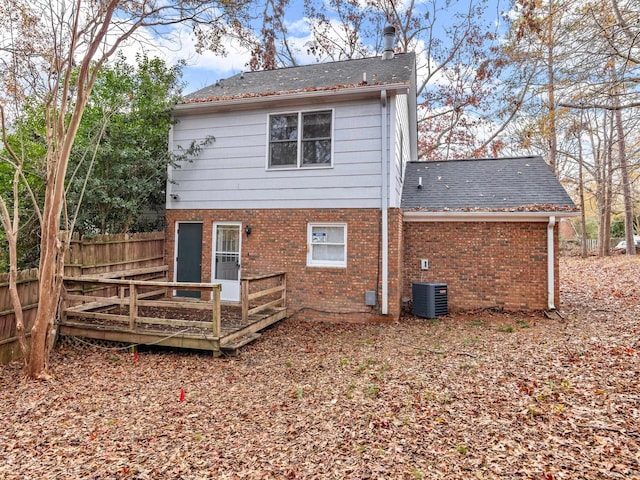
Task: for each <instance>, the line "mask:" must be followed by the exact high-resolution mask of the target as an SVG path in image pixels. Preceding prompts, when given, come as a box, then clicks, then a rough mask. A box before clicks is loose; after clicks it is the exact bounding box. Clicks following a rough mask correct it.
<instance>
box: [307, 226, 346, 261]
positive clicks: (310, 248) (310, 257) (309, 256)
mask: <svg viewBox="0 0 640 480" xmlns="http://www.w3.org/2000/svg"><path fill="white" fill-rule="evenodd" d="M322 227H325V228H335V227H342V229H343V231H344V235H343V238H344V241H343V242H342V243H326V242H322V245H342V246H343V248H344V259H343V260H314V258H313V246H314V245H318V244H320V242H317V241H316V242H314V241H313V229H314V228H322ZM307 266H308V267H336V268H346V267H347V224H346V223H336V222H312V223H308V224H307Z"/></svg>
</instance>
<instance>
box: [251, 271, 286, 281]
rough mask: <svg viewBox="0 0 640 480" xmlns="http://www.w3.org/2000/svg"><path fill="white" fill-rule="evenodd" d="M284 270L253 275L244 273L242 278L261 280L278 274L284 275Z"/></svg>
mask: <svg viewBox="0 0 640 480" xmlns="http://www.w3.org/2000/svg"><path fill="white" fill-rule="evenodd" d="M284 274H285V272H276V273H264V274H254V275H251V274H249V275H245V276H243V277H242V279H243V280H249V281H251V280H262V279H264V278H271V277H277V276H279V275H284Z"/></svg>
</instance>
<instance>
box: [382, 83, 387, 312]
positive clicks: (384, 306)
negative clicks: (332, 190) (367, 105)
mask: <svg viewBox="0 0 640 480" xmlns="http://www.w3.org/2000/svg"><path fill="white" fill-rule="evenodd" d="M387 101H388V99H387V91H386V90H382V91H381V92H380V130H381V138H382V145H381V147H382V152H380V153H381V158H382V189H381V190H382V192H381V195H380V196H381V198H382V200H381V208H380V210H381V212H382V240H381V242H382V292H381V295H382V302H381V312H380V313H382V315H387V313H388V311H389V298H388V297H389V194H388V190H389V185H388V184H389V179H388V178H387V176H388V168H389V165H388V161H389V148H388V142H389V139H388V137H387Z"/></svg>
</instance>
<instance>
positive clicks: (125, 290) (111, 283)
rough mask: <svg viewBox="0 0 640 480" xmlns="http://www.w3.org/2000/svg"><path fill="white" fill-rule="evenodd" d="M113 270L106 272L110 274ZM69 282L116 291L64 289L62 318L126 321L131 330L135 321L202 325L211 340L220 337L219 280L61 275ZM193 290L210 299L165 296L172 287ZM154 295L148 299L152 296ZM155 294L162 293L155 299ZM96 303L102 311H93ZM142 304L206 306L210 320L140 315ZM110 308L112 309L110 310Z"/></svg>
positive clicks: (88, 288)
mask: <svg viewBox="0 0 640 480" xmlns="http://www.w3.org/2000/svg"><path fill="white" fill-rule="evenodd" d="M112 274H113V272H112V273H111V274H109V275H112ZM65 280H66V282H68V283H71V284H81V285H85V288H82V291H84V292H87V291H96V292H100V293H104V292H105V291H113V290H116V291H118V294H117V295H111V296H104V295H91V294H88V293H83V294H80V295H78V294H73V293H67V294H65V296H64V302H65V308H64V309H63V315H64V317H65V320H67V319H68V318H69V317H81V318H89V319H95V320H103V321H109V322H113V323H115V324H119V325H121V326H125V325H128V327H129V330H130V331H134V330H135V329H136V328H137V326H138V325H145V324H147V325H148V324H153V325H165V326H170V327H183V328H189V327H200V328H202V327H205V328H210V329H211V334H212V336H213V338H214V339H215V340H218V339H219V338H220V331H221V330H220V284H219V283H190V282H166V281H155V280H131V279H120V278H104V277H75V278H68V279H65ZM177 289H180V290H194V291H199V292H201V297H202V298H210V299H211V300H175V301H172V300H168V299H167V298H166V297H170V296H171V292H172V291H173V290H177ZM154 297H155V299H152V298H154ZM158 297H163V298H160V299H158ZM100 307H105V308H108V309H109V310H105V311H95V310H96V309H99V308H100ZM110 307H128V312H127V313H126V315H125V314H124V313H122V311H121V310H120V309H117V308H115V309H113V308H110ZM143 307H157V308H162V309H167V308H179V309H192V310H210V311H211V321H210V322H203V321H194V320H179V319H168V318H157V317H141V316H139V313H140V309H141V308H143ZM114 310H116V311H115V312H114Z"/></svg>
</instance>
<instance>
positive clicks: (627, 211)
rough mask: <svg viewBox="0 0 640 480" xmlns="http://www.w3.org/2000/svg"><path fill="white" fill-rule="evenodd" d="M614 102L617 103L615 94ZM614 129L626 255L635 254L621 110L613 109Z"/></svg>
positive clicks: (629, 185) (629, 184)
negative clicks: (620, 178) (616, 135)
mask: <svg viewBox="0 0 640 480" xmlns="http://www.w3.org/2000/svg"><path fill="white" fill-rule="evenodd" d="M615 98H616V103H617V104H619V101H618V97H617V96H616V97H615ZM615 118H616V131H617V134H618V138H617V145H618V159H619V161H620V173H621V175H622V197H623V200H624V236H625V240H626V242H627V255H635V254H636V244H635V242H634V239H633V202H632V198H631V181H630V179H629V165H628V162H627V152H626V142H625V138H624V127H623V125H622V111H621V110H620V109H617V110H616V111H615Z"/></svg>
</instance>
